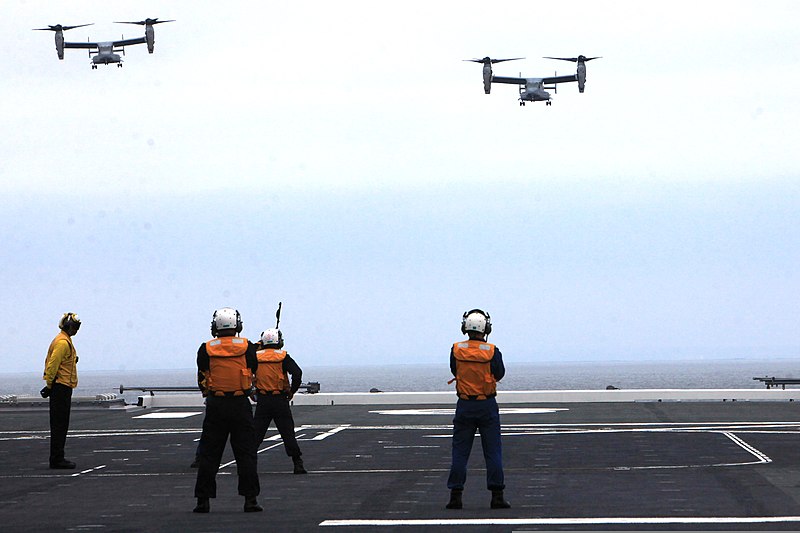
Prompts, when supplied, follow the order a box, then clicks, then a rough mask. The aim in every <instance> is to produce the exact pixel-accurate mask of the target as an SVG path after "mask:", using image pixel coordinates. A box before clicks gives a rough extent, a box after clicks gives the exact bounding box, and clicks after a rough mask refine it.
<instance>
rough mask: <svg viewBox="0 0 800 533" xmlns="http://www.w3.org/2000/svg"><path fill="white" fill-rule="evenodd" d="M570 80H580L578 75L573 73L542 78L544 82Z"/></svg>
mask: <svg viewBox="0 0 800 533" xmlns="http://www.w3.org/2000/svg"><path fill="white" fill-rule="evenodd" d="M569 81H578V76H576V75H575V74H571V75H569V76H552V77H550V78H542V82H543V83H567V82H569Z"/></svg>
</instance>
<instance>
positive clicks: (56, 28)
mask: <svg viewBox="0 0 800 533" xmlns="http://www.w3.org/2000/svg"><path fill="white" fill-rule="evenodd" d="M93 24H94V22H91V23H89V24H78V25H77V26H62V25H61V24H56V25H55V26H48V27H47V28H33V29H34V31H67V30H71V29H73V28H83V27H84V26H91V25H93Z"/></svg>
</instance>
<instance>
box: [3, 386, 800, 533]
mask: <svg viewBox="0 0 800 533" xmlns="http://www.w3.org/2000/svg"><path fill="white" fill-rule="evenodd" d="M501 408H503V406H502V405H501ZM403 410H407V413H406V414H398V413H401V412H402V411H403ZM507 411H508V412H507ZM293 412H294V415H295V421H296V423H297V426H298V428H297V433H298V436H299V437H300V439H299V440H300V445H301V448H302V450H303V452H304V459H305V463H306V467H307V469H308V470H309V474H308V475H305V476H296V475H292V474H291V461H290V459H289V458H288V457H286V455H285V452H284V450H283V446H282V444H281V442H280V441H279V440H278V439H277V437H275V438H272V437H273V436H275V435H276V431H275V428H274V427H272V428H270V432H269V433H268V434H267V440H265V441H264V443H263V444H262V446H261V447H260V450H262V451H261V452H260V453H259V464H258V466H259V472H260V479H261V487H262V492H261V496H260V497H259V500H260V502H261V503H262V505H264V507H265V512H263V513H243V512H242V503H243V500H242V498H241V497H240V496H238V495H237V493H236V468H235V465H234V464H228V465H227V466H224V467H223V468H222V470H221V471H220V475H219V476H218V498H216V499H215V500H212V501H211V513H209V514H207V515H199V514H194V513H192V512H191V511H192V508H193V507H194V504H195V500H194V498H193V488H194V482H195V475H196V471H195V470H193V469H191V468H190V467H189V465H190V463H191V461H192V459H193V456H194V451H195V447H196V441H197V439H198V438H199V436H200V427H201V424H202V418H203V415H202V412H201V410H200V409H186V408H183V409H156V410H154V409H142V408H131V407H129V408H127V409H105V408H87V409H82V408H73V411H72V420H71V425H70V434H69V438H68V439H67V447H66V450H67V458H68V459H71V460H73V461H75V462H76V463H77V464H78V468H77V469H76V470H74V471H56V470H50V469H49V468H48V464H47V457H48V450H49V440H48V435H49V432H48V413H47V410H46V409H27V408H13V407H12V408H4V409H0V521H2V523H1V524H0V530H3V531H23V530H25V531H31V530H42V531H44V530H48V531H63V530H70V531H242V530H245V529H247V530H252V531H309V530H318V531H331V532H335V531H372V530H381V531H387V530H392V531H451V530H453V529H454V528H455V527H459V529H462V530H464V531H512V530H514V531H519V530H542V529H545V530H557V529H564V530H581V529H583V530H609V529H610V530H623V529H628V530H644V529H663V530H679V529H684V530H701V529H702V530H714V529H722V530H734V529H746V530H753V529H761V530H777V529H786V530H796V529H800V404H798V403H795V402H694V403H690V402H642V403H638V402H637V403H570V404H552V405H542V404H537V405H527V406H526V405H519V404H515V405H514V406H513V407H507V408H504V410H503V411H502V415H501V416H502V422H503V433H504V437H503V445H504V459H505V467H506V468H505V473H506V484H507V488H506V497H507V499H508V500H509V501H510V502H511V504H512V505H513V508H512V509H509V510H491V509H489V505H488V504H489V497H490V493H489V492H488V491H487V490H486V488H485V470H484V466H483V457H482V454H481V448H480V439H479V438H476V441H475V447H474V448H473V452H472V457H471V458H470V470H469V478H468V480H467V487H466V489H465V491H464V509H463V510H461V511H454V510H447V509H445V508H444V505H445V503H446V502H447V500H448V494H449V493H448V490H447V488H446V480H447V474H448V469H449V465H450V439H449V436H450V423H451V420H452V408H448V407H443V406H441V405H440V406H420V405H409V406H369V405H367V406H295V407H294V409H293ZM194 413H196V414H194ZM142 415H145V416H142ZM232 459H233V458H232V455H231V453H230V447H228V449H227V450H226V453H225V457H224V459H223V462H224V463H227V462H228V461H232Z"/></svg>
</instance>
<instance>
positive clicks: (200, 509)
mask: <svg viewBox="0 0 800 533" xmlns="http://www.w3.org/2000/svg"><path fill="white" fill-rule="evenodd" d="M210 510H211V503H209V501H208V498H197V507H195V508H194V510H193V511H192V512H195V513H207V512H209V511H210Z"/></svg>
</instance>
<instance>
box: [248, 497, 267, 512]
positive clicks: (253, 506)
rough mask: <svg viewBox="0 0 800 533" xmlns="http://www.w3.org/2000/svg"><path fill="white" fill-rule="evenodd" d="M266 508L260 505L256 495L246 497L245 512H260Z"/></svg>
mask: <svg viewBox="0 0 800 533" xmlns="http://www.w3.org/2000/svg"><path fill="white" fill-rule="evenodd" d="M263 510H264V508H263V507H261V506H260V505H258V500H257V499H256V497H255V496H253V497H252V498H245V499H244V512H245V513H260V512H261V511H263Z"/></svg>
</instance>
